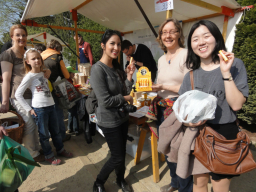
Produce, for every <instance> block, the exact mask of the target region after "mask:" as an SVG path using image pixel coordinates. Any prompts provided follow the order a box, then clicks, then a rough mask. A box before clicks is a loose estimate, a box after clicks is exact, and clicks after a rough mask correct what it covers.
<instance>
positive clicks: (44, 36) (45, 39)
mask: <svg viewBox="0 0 256 192" xmlns="http://www.w3.org/2000/svg"><path fill="white" fill-rule="evenodd" d="M43 34H44V45H45V46H46V32H44V33H43Z"/></svg>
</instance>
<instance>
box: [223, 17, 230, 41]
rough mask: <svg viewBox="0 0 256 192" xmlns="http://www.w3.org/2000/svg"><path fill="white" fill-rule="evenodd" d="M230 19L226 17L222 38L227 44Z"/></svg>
mask: <svg viewBox="0 0 256 192" xmlns="http://www.w3.org/2000/svg"><path fill="white" fill-rule="evenodd" d="M228 18H229V17H228V16H226V15H225V17H224V24H223V31H222V37H223V39H224V42H226V38H227V30H228Z"/></svg>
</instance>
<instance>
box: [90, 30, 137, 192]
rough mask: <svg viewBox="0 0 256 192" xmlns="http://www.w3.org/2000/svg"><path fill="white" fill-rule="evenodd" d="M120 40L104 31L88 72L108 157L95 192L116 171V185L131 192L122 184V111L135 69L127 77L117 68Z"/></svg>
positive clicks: (124, 135) (124, 128)
mask: <svg viewBox="0 0 256 192" xmlns="http://www.w3.org/2000/svg"><path fill="white" fill-rule="evenodd" d="M121 43H122V37H121V35H120V33H119V32H118V31H114V30H107V31H106V32H105V33H104V34H103V36H102V40H101V48H102V50H103V54H102V57H101V59H100V60H99V61H98V62H97V63H96V64H94V65H93V67H92V70H91V80H90V82H91V86H92V88H93V91H94V92H95V95H96V97H97V100H98V107H97V109H96V116H97V121H98V122H97V125H98V126H99V128H100V129H101V130H102V131H103V133H104V136H105V138H106V141H107V144H108V146H109V149H110V152H111V157H110V158H109V160H108V161H107V162H106V164H105V165H104V166H103V167H102V169H101V171H100V173H99V174H98V176H97V179H96V181H95V183H94V186H93V191H94V192H105V188H104V183H105V182H106V180H107V179H108V177H109V175H110V173H111V172H112V171H114V170H115V172H116V176H117V179H116V182H117V184H118V186H119V187H121V188H122V190H123V191H124V192H129V191H131V189H130V187H129V186H128V184H127V183H126V181H125V180H124V173H125V154H126V141H127V133H128V119H129V113H128V112H125V111H123V110H121V109H122V108H123V106H124V104H126V103H127V102H128V101H129V102H130V104H133V98H132V97H131V96H130V95H129V94H130V91H131V89H132V85H133V82H132V74H133V73H134V71H135V66H134V65H131V66H128V69H127V74H125V72H124V71H123V70H122V69H121V68H120V65H119V63H118V62H117V60H116V59H117V57H118V55H119V53H120V51H121Z"/></svg>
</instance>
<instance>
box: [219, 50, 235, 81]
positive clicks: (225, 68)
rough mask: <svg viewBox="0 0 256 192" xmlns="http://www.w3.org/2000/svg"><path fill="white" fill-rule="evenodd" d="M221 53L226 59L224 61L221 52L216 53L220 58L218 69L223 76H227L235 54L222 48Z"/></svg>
mask: <svg viewBox="0 0 256 192" xmlns="http://www.w3.org/2000/svg"><path fill="white" fill-rule="evenodd" d="M222 53H223V54H224V55H225V56H226V57H227V58H228V61H224V59H223V57H222V56H221V54H218V56H219V58H220V70H221V73H222V76H223V78H229V77H230V75H231V74H230V69H231V66H232V64H233V62H234V59H235V55H234V53H229V52H226V51H224V50H222Z"/></svg>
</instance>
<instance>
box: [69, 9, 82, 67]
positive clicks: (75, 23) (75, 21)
mask: <svg viewBox="0 0 256 192" xmlns="http://www.w3.org/2000/svg"><path fill="white" fill-rule="evenodd" d="M70 12H71V13H72V19H73V21H74V25H75V36H76V55H79V44H78V32H77V10H74V9H72V10H71V11H70ZM79 63H80V57H77V65H78V64H79Z"/></svg>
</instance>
